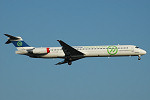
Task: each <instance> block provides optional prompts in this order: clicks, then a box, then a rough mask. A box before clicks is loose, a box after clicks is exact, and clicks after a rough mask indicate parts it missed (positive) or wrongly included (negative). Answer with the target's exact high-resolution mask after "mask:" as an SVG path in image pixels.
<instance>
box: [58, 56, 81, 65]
mask: <svg viewBox="0 0 150 100" xmlns="http://www.w3.org/2000/svg"><path fill="white" fill-rule="evenodd" d="M79 59H82V58H72V60H70V62H72V61H76V60H79ZM65 63H68V64H69V62H68V60H67V59H64V61H62V62H58V63H57V64H55V65H61V64H65ZM71 64H72V63H70V64H69V65H71Z"/></svg>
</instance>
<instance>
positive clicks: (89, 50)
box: [33, 45, 146, 58]
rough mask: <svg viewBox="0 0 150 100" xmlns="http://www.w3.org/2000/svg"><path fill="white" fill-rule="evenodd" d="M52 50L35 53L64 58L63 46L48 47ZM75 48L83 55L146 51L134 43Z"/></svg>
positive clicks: (96, 55)
mask: <svg viewBox="0 0 150 100" xmlns="http://www.w3.org/2000/svg"><path fill="white" fill-rule="evenodd" d="M48 48H49V50H50V52H49V53H47V54H44V55H34V56H33V57H35V58H64V57H65V54H64V52H63V50H62V47H48ZM73 48H74V49H76V50H78V51H80V52H82V53H84V54H85V55H84V56H83V57H110V56H141V55H144V54H146V51H145V50H143V49H140V48H138V47H136V46H134V45H113V46H108V45H107V46H73Z"/></svg>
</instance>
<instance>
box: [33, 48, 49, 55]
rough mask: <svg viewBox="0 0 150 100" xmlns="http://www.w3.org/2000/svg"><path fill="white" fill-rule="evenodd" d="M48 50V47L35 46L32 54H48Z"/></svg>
mask: <svg viewBox="0 0 150 100" xmlns="http://www.w3.org/2000/svg"><path fill="white" fill-rule="evenodd" d="M49 52H50V50H49V48H35V49H33V50H32V53H33V54H48V53H49Z"/></svg>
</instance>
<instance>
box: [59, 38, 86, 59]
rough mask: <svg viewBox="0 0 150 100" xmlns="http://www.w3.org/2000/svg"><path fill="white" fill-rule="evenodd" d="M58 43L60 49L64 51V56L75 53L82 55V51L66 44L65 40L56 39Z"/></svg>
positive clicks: (75, 54)
mask: <svg viewBox="0 0 150 100" xmlns="http://www.w3.org/2000/svg"><path fill="white" fill-rule="evenodd" d="M57 41H58V42H59V43H60V45H61V46H62V49H63V51H64V53H65V56H77V55H84V53H82V52H80V51H78V50H76V49H74V48H73V47H71V46H69V45H68V44H66V43H65V42H63V41H61V40H57Z"/></svg>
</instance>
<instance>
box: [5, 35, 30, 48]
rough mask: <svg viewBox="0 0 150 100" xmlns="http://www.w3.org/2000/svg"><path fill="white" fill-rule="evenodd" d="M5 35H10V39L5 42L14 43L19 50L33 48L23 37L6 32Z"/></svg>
mask: <svg viewBox="0 0 150 100" xmlns="http://www.w3.org/2000/svg"><path fill="white" fill-rule="evenodd" d="M4 35H5V36H7V37H8V41H7V42H6V43H5V44H9V43H13V45H14V46H15V47H16V48H17V49H18V50H27V49H32V48H33V47H30V46H29V45H28V44H27V43H25V42H24V41H23V39H22V38H21V37H15V36H12V35H9V34H4Z"/></svg>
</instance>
